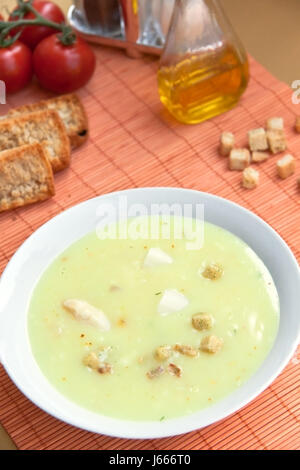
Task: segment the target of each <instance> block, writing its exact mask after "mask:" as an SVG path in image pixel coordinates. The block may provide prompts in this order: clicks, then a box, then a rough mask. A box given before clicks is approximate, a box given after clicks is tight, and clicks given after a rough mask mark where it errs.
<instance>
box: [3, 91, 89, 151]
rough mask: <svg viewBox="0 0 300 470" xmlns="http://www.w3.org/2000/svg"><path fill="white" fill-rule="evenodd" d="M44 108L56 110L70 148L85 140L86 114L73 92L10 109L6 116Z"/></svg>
mask: <svg viewBox="0 0 300 470" xmlns="http://www.w3.org/2000/svg"><path fill="white" fill-rule="evenodd" d="M45 109H54V110H55V111H57V112H58V114H59V116H60V118H61V120H62V122H63V123H64V125H65V127H66V130H67V134H68V137H69V139H70V142H71V146H72V148H76V147H79V146H80V145H81V144H83V143H84V142H85V141H86V140H87V137H88V120H87V116H86V113H85V110H84V107H83V105H82V103H81V101H80V99H79V98H78V96H77V95H75V94H74V93H72V94H69V95H62V96H58V97H56V98H51V99H49V100H43V101H38V102H37V103H33V104H28V105H24V106H20V107H18V108H14V109H11V110H10V111H9V113H8V116H16V115H19V114H24V113H32V112H35V111H43V110H45Z"/></svg>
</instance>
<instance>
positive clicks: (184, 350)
mask: <svg viewBox="0 0 300 470" xmlns="http://www.w3.org/2000/svg"><path fill="white" fill-rule="evenodd" d="M174 351H177V352H179V353H180V354H183V355H184V356H190V357H195V356H197V354H198V353H197V349H195V348H193V346H187V345H184V344H175V346H174Z"/></svg>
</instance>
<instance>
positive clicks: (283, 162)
mask: <svg viewBox="0 0 300 470" xmlns="http://www.w3.org/2000/svg"><path fill="white" fill-rule="evenodd" d="M276 165H277V174H278V176H279V177H280V178H282V179H285V178H288V176H291V175H292V174H293V173H295V170H296V161H295V159H294V157H293V156H292V155H289V154H288V155H285V156H284V157H283V158H281V159H280V160H278V161H277V164H276Z"/></svg>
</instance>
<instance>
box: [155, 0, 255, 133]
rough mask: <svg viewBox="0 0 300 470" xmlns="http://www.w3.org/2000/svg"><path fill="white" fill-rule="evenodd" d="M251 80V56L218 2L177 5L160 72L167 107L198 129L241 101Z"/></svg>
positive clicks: (184, 0) (183, 0)
mask: <svg viewBox="0 0 300 470" xmlns="http://www.w3.org/2000/svg"><path fill="white" fill-rule="evenodd" d="M248 80H249V70H248V60H247V55H246V52H245V50H244V48H243V46H242V44H241V43H240V41H239V39H238V37H237V36H236V34H235V33H234V31H233V29H232V27H231V25H230V23H229V21H228V19H227V18H226V16H225V13H224V11H223V9H222V7H221V5H220V3H219V1H218V0H175V6H174V11H173V17H172V20H171V24H170V29H169V33H168V36H167V40H166V44H165V48H164V51H163V54H162V57H161V60H160V67H159V72H158V86H159V94H160V99H161V101H162V103H163V104H164V105H165V106H166V108H167V109H168V110H169V112H170V113H171V114H172V115H173V116H174V117H175V118H176V119H177V120H178V121H180V122H183V123H186V124H196V123H199V122H201V121H205V120H206V119H209V118H211V117H213V116H216V115H218V114H221V113H223V112H225V111H227V110H229V109H231V108H232V107H233V106H235V105H236V103H237V102H238V101H239V99H240V97H241V95H242V94H243V92H244V91H245V89H246V87H247V84H248Z"/></svg>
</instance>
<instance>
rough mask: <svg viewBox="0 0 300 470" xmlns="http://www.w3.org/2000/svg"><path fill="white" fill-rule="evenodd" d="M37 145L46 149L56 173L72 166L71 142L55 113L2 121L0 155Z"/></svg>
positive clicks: (27, 115)
mask: <svg viewBox="0 0 300 470" xmlns="http://www.w3.org/2000/svg"><path fill="white" fill-rule="evenodd" d="M36 142H37V143H40V144H42V145H43V146H44V147H45V148H46V149H47V151H48V158H49V161H50V163H51V166H52V169H53V171H54V172H57V171H60V170H63V169H64V168H66V167H67V166H69V164H70V158H71V149H70V142H69V139H68V136H67V133H66V129H65V126H64V124H63V123H62V120H61V119H60V117H59V115H58V113H57V112H56V111H54V110H48V109H47V110H44V111H36V112H32V113H26V114H21V115H18V116H16V117H10V118H8V119H4V120H0V151H3V150H7V149H9V148H14V147H19V146H21V145H26V144H32V143H36Z"/></svg>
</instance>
